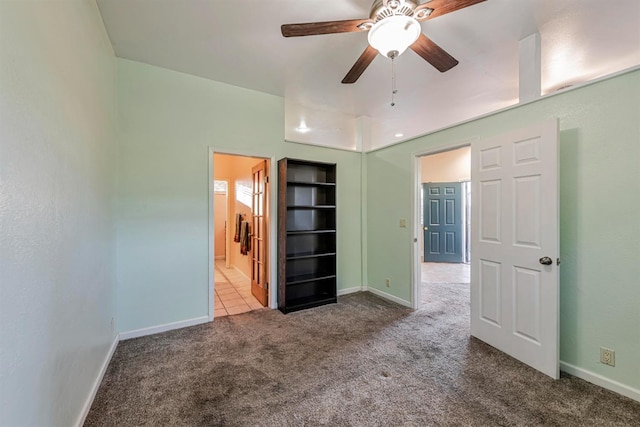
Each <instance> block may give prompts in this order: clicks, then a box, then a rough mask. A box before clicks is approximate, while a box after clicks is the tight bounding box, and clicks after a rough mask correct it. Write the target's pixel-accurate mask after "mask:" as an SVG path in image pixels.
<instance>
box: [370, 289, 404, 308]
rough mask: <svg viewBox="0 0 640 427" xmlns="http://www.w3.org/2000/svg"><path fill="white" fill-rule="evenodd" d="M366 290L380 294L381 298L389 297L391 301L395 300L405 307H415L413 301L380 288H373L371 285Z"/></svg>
mask: <svg viewBox="0 0 640 427" xmlns="http://www.w3.org/2000/svg"><path fill="white" fill-rule="evenodd" d="M364 290H365V291H368V292H371V293H372V294H374V295H378V296H379V297H380V298H384V299H387V300H389V301H393V302H395V303H397V304H400V305H404V306H405V307H409V308H413V305H412V304H411V301H407V300H404V299H402V298H398V297H396V296H394V295H391V294H388V293H386V292H383V291H381V290H380V289H376V288H372V287H371V286H367V287H366V288H365V289H364Z"/></svg>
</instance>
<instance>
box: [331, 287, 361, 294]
mask: <svg viewBox="0 0 640 427" xmlns="http://www.w3.org/2000/svg"><path fill="white" fill-rule="evenodd" d="M360 291H362V286H354V287H352V288H344V289H338V292H337V294H338V296H341V295H347V294H353V293H355V292H360Z"/></svg>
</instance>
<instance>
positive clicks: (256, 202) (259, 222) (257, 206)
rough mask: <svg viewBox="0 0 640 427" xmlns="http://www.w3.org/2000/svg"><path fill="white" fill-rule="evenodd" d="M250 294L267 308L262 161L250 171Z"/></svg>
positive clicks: (264, 197)
mask: <svg viewBox="0 0 640 427" xmlns="http://www.w3.org/2000/svg"><path fill="white" fill-rule="evenodd" d="M251 172H252V174H253V179H252V190H251V197H252V207H251V232H252V234H251V293H252V294H253V296H254V297H256V299H257V300H258V301H260V304H262V305H263V306H264V307H266V306H267V304H268V301H269V298H268V295H269V292H268V290H267V286H268V285H267V273H266V269H267V252H266V247H267V245H266V243H267V233H266V229H267V227H266V226H265V220H266V217H265V211H266V200H267V193H268V191H267V180H266V177H267V176H268V175H267V161H266V160H263V161H261V162H260V163H259V164H257V165H256V166H254V167H253V168H252V170H251Z"/></svg>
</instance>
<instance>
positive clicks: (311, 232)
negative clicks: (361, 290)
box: [278, 158, 337, 313]
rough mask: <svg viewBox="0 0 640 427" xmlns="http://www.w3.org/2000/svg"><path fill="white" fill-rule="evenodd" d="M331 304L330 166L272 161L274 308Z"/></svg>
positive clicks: (333, 270)
mask: <svg viewBox="0 0 640 427" xmlns="http://www.w3.org/2000/svg"><path fill="white" fill-rule="evenodd" d="M336 301H337V299H336V165H335V164H328V163H318V162H310V161H306V160H296V159H288V158H284V159H281V160H280V161H278V308H279V309H280V310H281V311H282V312H283V313H289V312H292V311H296V310H303V309H305V308H311V307H316V306H319V305H323V304H330V303H335V302H336Z"/></svg>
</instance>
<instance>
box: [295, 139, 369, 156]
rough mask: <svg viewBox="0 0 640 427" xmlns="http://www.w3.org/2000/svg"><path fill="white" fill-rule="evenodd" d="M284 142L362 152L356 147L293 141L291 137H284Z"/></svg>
mask: <svg viewBox="0 0 640 427" xmlns="http://www.w3.org/2000/svg"><path fill="white" fill-rule="evenodd" d="M284 142H286V143H288V144H300V145H308V146H310V147H319V148H330V149H333V150H340V151H349V152H351V153H362V151H361V150H358V149H357V148H347V147H336V146H334V145H322V144H317V143H313V142H300V141H293V140H291V139H286V138H285V140H284Z"/></svg>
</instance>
